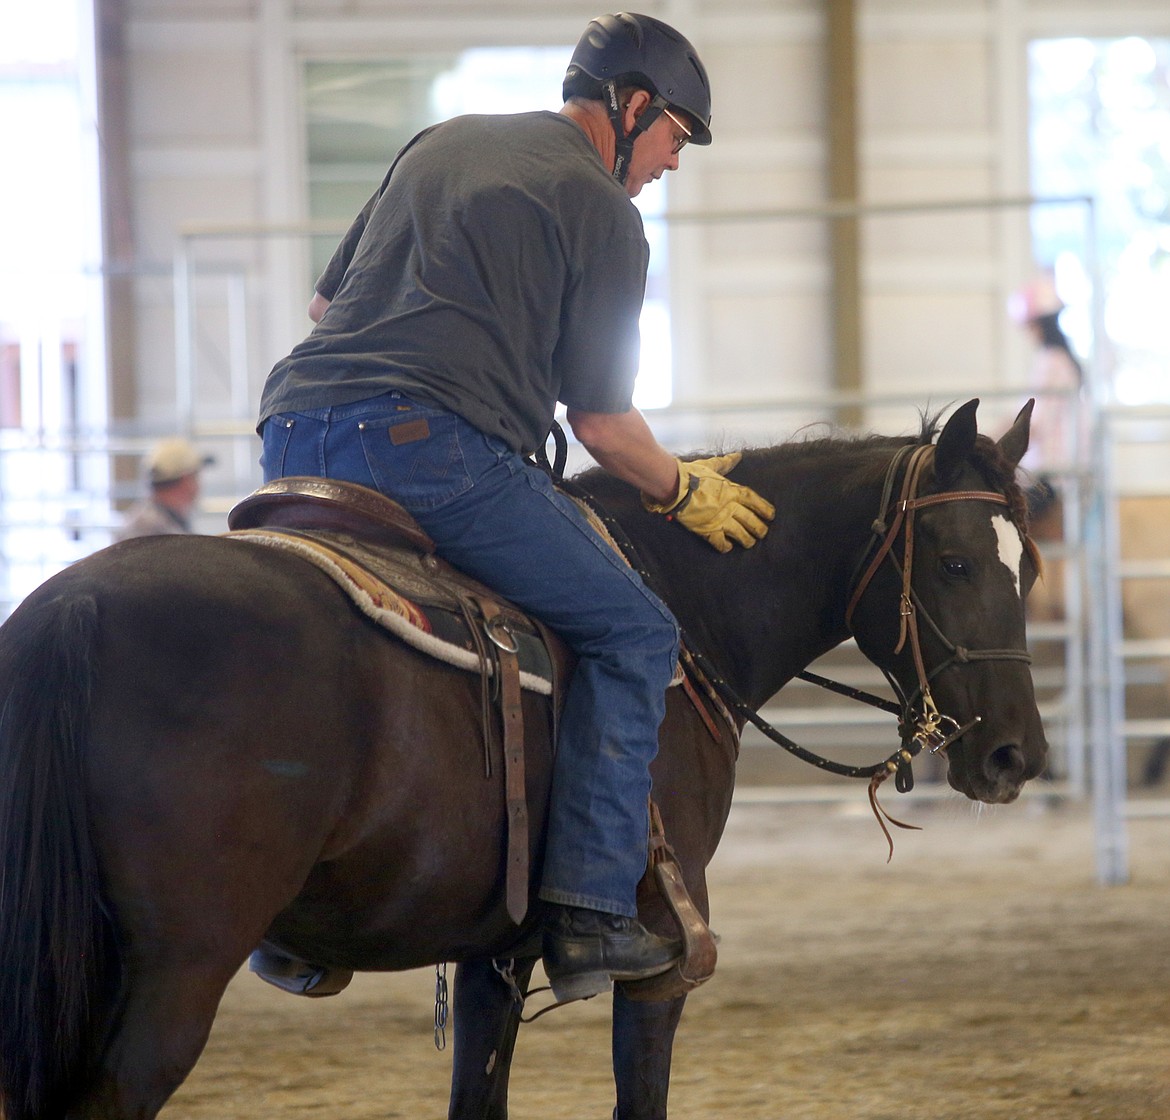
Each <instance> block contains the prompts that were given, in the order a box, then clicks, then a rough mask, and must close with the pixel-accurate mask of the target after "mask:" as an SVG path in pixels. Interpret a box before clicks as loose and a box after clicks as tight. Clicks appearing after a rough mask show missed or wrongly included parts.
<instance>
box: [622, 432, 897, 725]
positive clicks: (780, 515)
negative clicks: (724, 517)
mask: <svg viewBox="0 0 1170 1120" xmlns="http://www.w3.org/2000/svg"><path fill="white" fill-rule="evenodd" d="M860 454H861V452H860V450H856V451H851V450H850V447H849V445H848V444H845V445H842V446H841V449H840V451H839V453H838V452H837V451H836V450H834V452H833V453H831V454H830V453H826V452H825V451H824V450H822V451H821V453H819V454H814V453H813V451H812V450H811V449H810V451H809V453H808V454H807V455H801V454H800V453H799V451H797V452H796V453H794V454H791V455H789V456H769V454H768V453H767V452H760V453H755V454H753V453H749V454H748V455H746V456H745V458H744V461H743V465H742V467H741V468H740V469H739V470H738V471H737V473H736V478H737V480H738V481H742V482H743V483H745V484H747V485H749V486H752V487H753V489H756V490H757V491H759V492H760V493H761V494H763V495H764V496H765V497H767V498H768V499H769V501H771V502H772V503H773V504H774V505H775V506H776V518H775V520H774V522H773V524H772V527H771V530H770V532H769V535H768V537H767V538H765V540H764V541H762V542H761V543H760V544H758V545H757V546H755V547H754V548H752V549H751V550H749V551H747V552H741V550H740V549H739V548H738V546H737V547H736V548H735V549H734V550H733V552H732V553H730V554H721V553H718V552H716V551H715V550H714V549H712V548H710V547H708V546H707V545H706V544H705V543H703V542H701V541H699V540H698V539H697V538H694V539H688V538H685V537H680V536H679V534H678V527H677V526H674V525H667V524H664V523H663V521H662V519H661V518H652V517H651V516H650V515H646V514H644V513H643V512H642V511H641V509H640V507H639V506H637V505H636V503H630V502H628V501H626V502H620V500H619V499H618V498H617V495H611V494H609V493H608V492H607V493H606V494H605V496H604V497H603V499H602V500H603V501H612V500H619V509H618V510H617V511H615V512H617V513H618V516H619V520H620V521H621V522H622V525H623V527H624V528H625V530H626V532H627V533H628V534H629V536H630V537H631V539H632V540H633V542H634V545H635V548H636V549H637V551H638V553H639V554H640V555H641V556H642V558H643V560H644V561H645V566H646V568H647V569H648V571H649V572H650V574H651V577H652V582H653V583H654V584H655V587H656V589H657V590H658V592H659V594H660V595H662V597H663V598H664V599H665V601H666V602H667V604H668V605H669V606H670V608H671V609H672V611H673V612H674V613H675V615H676V617H677V618H678V619H679V621H680V622H681V623H682V626H683V629H684V631H685V633H686V635H687V637H688V638H689V639H690V640H691V642H692V643H693V644H694V645H695V646H696V647H698V648H699V649H700V650H701V652H703V653H704V654H706V655H707V656H708V657H709V658H711V659H712V660H713V661H715V663H716V664H717V665H718V666H719V667H720V669H721V670H722V671H723V672H724V674H725V675H726V677H727V679H728V680H729V681H730V683H731V684H732V685H733V686H734V687H735V688H736V690H737V692H739V694H740V695H741V696H742V698H743V699H744V700H745V701H746V702H748V703H755V704H759V703H763V702H764V701H765V700H766V699H767V698H768V697H769V696H771V695H773V694H774V693H775V692H776V691H777V690H778V689H779V688H780V687H781V686H782V685H783V684H784V683H785V682H786V681H788V680H789V679H790V678H791V677H792V676H793V675H795V674H796V673H798V672H799V671H800V670H801V669H803V668H804V667H805V666H806V665H808V664H809V662H811V661H813V660H815V659H816V658H817V657H819V656H820V655H821V654H822V653H825V652H826V651H827V650H829V649H832V648H833V647H834V646H836V645H838V644H839V643H840V642H842V641H843V640H844V639H845V638H846V637H848V630H847V628H846V626H845V608H846V606H847V600H848V595H849V592H850V588H851V583H852V579H853V574H854V571H855V569H856V566H857V563H858V561H859V559H860V557H861V555H862V552H863V550H864V549H865V547H866V545H867V543H868V542H869V540H870V539H871V530H870V526H871V524H872V522H873V520H874V517H875V516H876V514H877V507H878V503H879V501H880V488H881V487H880V480H877V479H875V481H874V482H873V483H872V485H866V486H864V487H857V486H856V484H850V485H848V486H847V485H846V483H845V482H843V480H844V479H848V478H851V477H855V474H856V471H855V470H854V469H853V468H852V467H851V460H850V456H852V458H853V459H856V458H857V457H858V456H859V455H860ZM878 454H879V455H880V451H879V452H878ZM891 454H892V450H891ZM873 457H874V452H873V451H872V450H871V451H870V452H869V461H871V462H872V460H873ZM870 473H871V474H873V473H876V472H870ZM871 491H872V492H871Z"/></svg>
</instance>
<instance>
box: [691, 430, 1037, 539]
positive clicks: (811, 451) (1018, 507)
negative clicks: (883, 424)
mask: <svg viewBox="0 0 1170 1120" xmlns="http://www.w3.org/2000/svg"><path fill="white" fill-rule="evenodd" d="M920 415H921V424H920V427H919V430H918V434H917V435H915V436H884V435H877V434H867V433H861V434H858V433H854V432H844V431H840V430H836V429H833V430H831V431H830V432H829V434H827V435H817V436H812V435H807V434H806V435H805V436H804V437H803V438H796V439H792V440H789V441H787V442H785V443H781V444H776V445H774V446H771V447H757V448H752V449H749V450H746V451H745V452H744V455H745V456H750V457H751V458H753V459H755V460H756V461H758V462H761V463H771V464H775V465H777V466H779V465H780V464H783V463H785V462H792V461H795V460H800V461H812V462H816V461H818V460H819V459H821V458H830V459H835V458H840V456H841V454H842V452H843V451H849V452H856V455H853V456H851V457H852V458H853V459H854V461H855V464H856V466H855V469H854V471H853V473H852V474H851V475H850V476H849V478H848V479H847V480H846V485H847V486H849V487H850V488H853V487H857V488H860V487H868V486H871V485H873V484H874V483H875V482H878V481H880V480H881V479H882V477H883V476H884V475H885V471H886V468H887V467H888V466H889V462H890V456H891V455H892V454H894V453H895V452H896V451H897V450H898V448H900V447H906V446H910V447H922V446H926V445H929V444H932V443H934V441H935V439H937V437H938V434H939V431H940V430H941V428H942V410H940V411H938V412H934V413H925V412H924V413H921V414H920ZM816 427H817V428H820V427H821V425H816ZM706 454H710V453H706ZM696 457H699V456H696ZM971 461H972V464H973V465H974V467H975V469H976V470H978V471H979V473H980V474H981V475H982V476H983V479H984V481H985V482H986V483H987V485H988V487H989V488H990V489H992V490H997V491H1000V492H1001V493H1003V494H1004V496H1005V497H1006V498H1007V500H1008V512H1009V515H1010V516H1011V519H1012V521H1013V522H1014V523H1015V525H1016V526H1017V527H1018V528H1019V529H1020V531H1021V532H1023V533H1025V534H1026V533H1027V526H1028V503H1027V498H1026V497H1025V495H1024V491H1023V490H1022V489H1021V487H1020V484H1019V482H1018V481H1017V480H1016V469H1015V467H1014V465H1013V464H1012V463H1011V462H1009V461H1008V459H1007V458H1006V457H1005V455H1004V454H1003V452H1002V451H1001V450H1000V447H999V444H998V443H997V442H996V441H995V440H993V439H992V438H991V437H990V436H985V435H983V434H982V433H980V434H979V435H977V436H976V437H975V446H974V449H973V451H972V455H971Z"/></svg>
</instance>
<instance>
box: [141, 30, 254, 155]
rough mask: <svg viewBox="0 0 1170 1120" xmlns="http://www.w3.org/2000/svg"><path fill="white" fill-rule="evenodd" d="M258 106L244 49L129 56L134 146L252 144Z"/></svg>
mask: <svg viewBox="0 0 1170 1120" xmlns="http://www.w3.org/2000/svg"><path fill="white" fill-rule="evenodd" d="M210 75H214V80H213V81H212V80H209V77H210ZM257 105H258V97H257V91H256V79H255V62H254V59H253V56H252V54H251V53H250V52H249V51H247V50H242V49H241V50H238V51H222V50H217V51H216V52H215V53H214V54H209V53H207V52H205V51H192V52H191V53H189V54H188V53H178V52H172V51H166V52H154V51H149V50H146V51H142V50H139V51H136V52H135V54H134V57H133V62H132V72H131V77H130V127H131V134H132V136H133V137H134V141H135V143H137V144H154V143H158V142H160V141H164V142H167V143H171V144H174V143H182V144H186V143H192V142H197V141H206V142H208V143H212V144H215V145H221V144H224V143H238V142H240V141H245V140H247V141H254V140H255V139H256V136H257V121H256V111H257Z"/></svg>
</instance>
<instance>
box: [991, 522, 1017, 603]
mask: <svg viewBox="0 0 1170 1120" xmlns="http://www.w3.org/2000/svg"><path fill="white" fill-rule="evenodd" d="M991 527H992V528H993V529H994V530H995V539H996V541H997V544H998V548H999V558H1000V560H1001V561H1002V563H1003V565H1004V567H1006V568H1007V570H1008V571H1009V572H1011V573H1012V580H1013V582H1014V583H1015V585H1016V594H1017V595H1018V594H1019V593H1020V562H1021V561H1022V560H1023V558H1024V542H1023V540H1022V539H1021V538H1020V531H1019V529H1017V528H1016V527H1015V526H1014V525H1013V524H1012V523H1011V520H1010V519H1009V518H1006V517H1004V515H1003V514H1002V513H997V514H995V515H994V516H993V517H992V519H991Z"/></svg>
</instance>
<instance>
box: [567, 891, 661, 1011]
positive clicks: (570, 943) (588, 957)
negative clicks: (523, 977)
mask: <svg viewBox="0 0 1170 1120" xmlns="http://www.w3.org/2000/svg"><path fill="white" fill-rule="evenodd" d="M549 910H550V913H549V917H548V921H547V922H546V924H545V929H544V971H545V973H546V974H547V976H548V979H549V983H550V984H551V985H552V990H553V995H554V996H555V997H556V999H557V1002H558V1003H566V1002H568V1001H569V1000H572V999H589V997H590V996H595V995H598V994H599V993H600V992H608V991H609V990H610V988H611V987H612V986H613V981H614V980H645V979H646V978H647V977H649V976H657V975H658V974H659V973H660V972H665V971H666V970H667V969H668V968H670V966H671V965H672V964H674V963H675V961H678V960H680V959H681V958H682V954H683V945H682V942H681V941H677V940H671V939H669V938H666V937H659V936H658V935H657V934H656V933H651V932H650V931H649V930H648V929H646V927H645V926H643V925H642V924H641V923H640V922H639V921H638V920H637V919H636V918H625V917H622V915H620V914H606V913H603V912H602V911H600V910H585V909H582V908H580V907H576V906H551V907H550V908H549Z"/></svg>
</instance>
